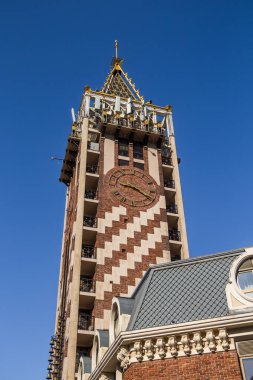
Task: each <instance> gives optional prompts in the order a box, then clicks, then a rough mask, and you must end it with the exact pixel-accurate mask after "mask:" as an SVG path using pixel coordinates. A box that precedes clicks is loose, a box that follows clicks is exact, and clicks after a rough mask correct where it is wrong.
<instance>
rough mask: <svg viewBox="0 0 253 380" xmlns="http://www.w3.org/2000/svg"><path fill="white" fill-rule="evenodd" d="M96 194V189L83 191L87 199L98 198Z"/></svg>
mask: <svg viewBox="0 0 253 380" xmlns="http://www.w3.org/2000/svg"><path fill="white" fill-rule="evenodd" d="M97 195H98V194H97V190H93V189H90V190H86V191H85V198H87V199H98V197H97Z"/></svg>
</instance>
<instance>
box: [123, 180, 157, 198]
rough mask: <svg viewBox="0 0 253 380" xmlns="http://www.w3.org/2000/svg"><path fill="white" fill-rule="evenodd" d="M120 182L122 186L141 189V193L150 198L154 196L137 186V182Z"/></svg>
mask: <svg viewBox="0 0 253 380" xmlns="http://www.w3.org/2000/svg"><path fill="white" fill-rule="evenodd" d="M119 184H120V185H122V186H126V187H131V188H132V189H135V190H137V191H139V192H140V193H141V194H143V195H145V196H146V197H148V198H149V199H152V196H151V195H150V194H149V193H147V192H146V191H145V190H142V189H141V188H140V187H139V186H136V185H135V184H133V183H131V182H128V181H127V182H120V183H119Z"/></svg>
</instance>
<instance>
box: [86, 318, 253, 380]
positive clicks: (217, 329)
mask: <svg viewBox="0 0 253 380" xmlns="http://www.w3.org/2000/svg"><path fill="white" fill-rule="evenodd" d="M252 320H253V313H252V312H251V313H245V314H238V315H231V316H225V317H220V318H214V319H206V320H202V321H194V322H188V323H181V324H177V325H169V326H162V327H156V328H148V329H142V330H133V331H124V332H121V333H120V334H119V336H118V337H117V339H116V340H115V341H114V342H113V344H112V345H111V346H110V347H109V348H108V350H107V352H106V354H105V355H104V357H103V358H101V360H100V362H99V363H98V365H97V367H96V368H95V370H94V371H93V372H92V373H91V375H90V377H89V380H96V379H98V378H99V376H100V375H101V373H102V372H106V365H107V364H108V363H109V362H110V360H111V359H112V358H115V357H117V356H118V360H120V362H122V364H123V362H124V360H125V362H124V364H123V365H124V366H127V365H128V364H127V363H128V361H129V354H128V352H129V347H130V350H131V349H132V351H131V353H132V352H134V354H133V357H134V359H133V360H135V359H136V360H137V357H139V356H138V355H140V353H139V352H138V350H137V348H138V345H139V344H140V343H141V345H142V346H143V342H144V347H145V342H146V341H150V342H149V343H146V348H145V350H146V349H148V348H147V347H148V345H149V346H150V345H151V344H152V345H154V344H155V345H156V347H155V350H156V352H155V354H154V353H153V352H152V350H153V349H154V348H152V349H151V348H150V350H151V356H152V355H154V357H155V358H157V359H158V357H161V358H162V356H163V355H164V354H165V357H170V355H171V356H172V353H171V352H173V350H172V348H171V344H172V342H173V339H174V342H176V343H177V348H176V347H175V348H176V352H177V355H176V356H183V354H182V353H183V352H184V355H186V352H185V351H184V349H185V350H186V351H187V350H188V348H187V347H186V346H182V344H185V343H182V344H181V343H180V344H179V343H178V342H185V340H187V339H189V340H190V346H189V349H190V350H191V354H192V355H193V353H195V354H197V349H198V348H199V346H198V347H197V343H196V342H197V335H196V334H200V335H198V337H199V338H201V339H200V341H199V344H200V348H201V347H202V349H203V350H204V351H203V352H204V353H205V350H206V352H215V351H217V352H218V351H221V350H223V351H225V348H226V347H227V344H228V349H230V350H231V349H233V348H234V340H233V338H234V337H236V334H233V338H232V337H230V336H229V333H227V331H228V330H229V329H232V328H238V327H240V328H243V327H247V326H252ZM194 334H195V335H194ZM224 334H226V337H225V336H224ZM238 335H239V333H238ZM183 336H185V337H183ZM186 336H187V338H186ZM194 336H195V338H194V339H193V337H194ZM212 336H213V341H212V339H210V338H211V337H212ZM222 336H224V338H222ZM169 338H170V340H169ZM172 338H173V339H172ZM222 339H223V340H224V342H223V343H224V344H225V346H224V347H223V346H222V342H221V340H222ZM134 344H136V346H135V348H134ZM163 344H165V346H163ZM166 344H167V346H166ZM194 344H196V346H194ZM213 344H215V351H212V345H213ZM178 345H179V346H178ZM180 345H181V346H180ZM150 347H152V346H150ZM182 347H184V348H183V349H182ZM221 347H222V348H221ZM139 348H140V347H139ZM163 350H164V353H163ZM166 350H167V351H166ZM139 351H140V350H139ZM144 352H145V355H143V354H142V355H141V356H142V358H143V357H145V358H144V360H146V358H147V357H148V356H147V355H146V351H144ZM200 353H201V352H200ZM155 355H156V356H155ZM160 355H161V356H160ZM142 360H143V359H142ZM137 361H138V360H137ZM122 368H123V367H122Z"/></svg>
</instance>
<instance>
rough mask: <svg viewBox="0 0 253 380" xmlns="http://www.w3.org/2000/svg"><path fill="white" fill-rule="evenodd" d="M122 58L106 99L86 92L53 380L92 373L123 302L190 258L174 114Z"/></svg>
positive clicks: (67, 179) (71, 158) (76, 133)
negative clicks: (149, 274)
mask: <svg viewBox="0 0 253 380" xmlns="http://www.w3.org/2000/svg"><path fill="white" fill-rule="evenodd" d="M122 66H123V60H122V59H121V58H118V57H117V50H116V57H115V58H114V59H113V61H112V66H111V70H110V72H109V75H108V77H107V78H106V81H105V83H104V86H103V88H102V89H101V91H97V90H96V91H94V90H92V89H91V88H90V87H88V86H87V87H85V89H84V93H83V96H82V100H81V105H80V108H79V111H78V114H77V115H76V116H73V125H72V131H71V134H70V136H69V138H68V143H67V148H66V153H65V158H64V161H63V167H62V171H61V176H60V181H61V182H62V183H64V184H65V185H66V187H67V196H66V208H65V221H64V231H63V242H62V256H61V267H60V277H59V290H58V302H57V314H56V327H55V334H54V336H53V337H52V339H51V350H50V357H49V367H48V368H49V372H48V377H47V378H48V379H53V380H54V379H62V380H74V379H75V378H77V376H78V375H77V370H78V365H79V361H80V360H82V361H83V362H84V363H85V365H84V368H85V372H86V374H87V376H88V374H89V373H90V371H91V361H92V355H95V354H96V353H95V352H94V350H92V346H93V341H94V338H95V336H96V331H98V330H99V331H100V332H101V334H102V335H101V334H100V336H103V337H104V338H103V339H105V340H106V339H108V328H109V315H110V310H111V301H112V298H113V297H114V296H121V297H124V296H127V297H128V296H130V295H131V294H132V292H133V291H134V290H135V288H136V286H137V285H138V283H139V281H140V280H141V278H142V277H143V275H144V274H145V272H146V271H147V269H148V268H149V266H150V265H153V264H158V263H164V262H168V261H174V260H181V259H185V258H188V245H187V236H186V228H185V218H184V209H183V201H182V193H181V185H180V178H179V168H178V164H179V159H178V157H177V151H176V144H175V136H174V129H173V121H172V108H171V106H158V105H154V104H153V103H152V101H145V100H144V98H143V96H141V94H140V92H139V91H138V90H137V89H136V87H135V85H134V83H133V82H132V81H131V79H130V78H129V77H128V75H127V73H126V72H125V71H124V70H123V67H122Z"/></svg>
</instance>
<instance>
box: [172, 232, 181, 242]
mask: <svg viewBox="0 0 253 380" xmlns="http://www.w3.org/2000/svg"><path fill="white" fill-rule="evenodd" d="M169 239H170V240H175V241H181V234H180V231H178V230H169Z"/></svg>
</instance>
